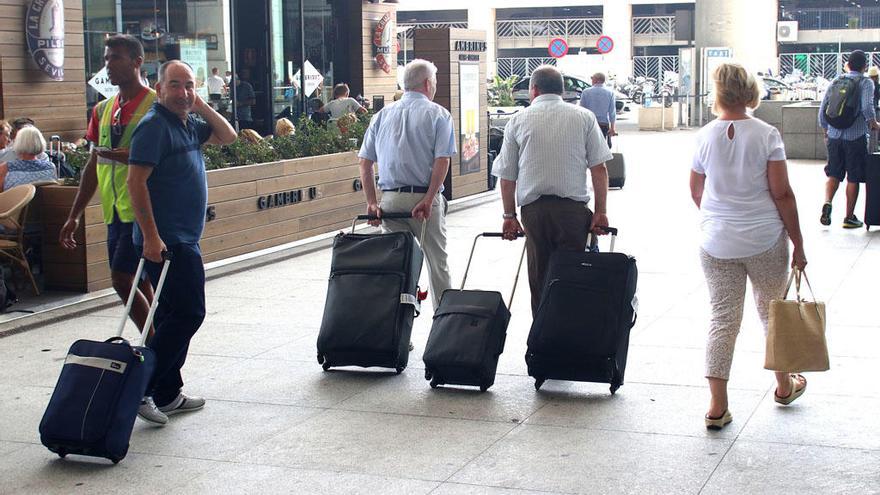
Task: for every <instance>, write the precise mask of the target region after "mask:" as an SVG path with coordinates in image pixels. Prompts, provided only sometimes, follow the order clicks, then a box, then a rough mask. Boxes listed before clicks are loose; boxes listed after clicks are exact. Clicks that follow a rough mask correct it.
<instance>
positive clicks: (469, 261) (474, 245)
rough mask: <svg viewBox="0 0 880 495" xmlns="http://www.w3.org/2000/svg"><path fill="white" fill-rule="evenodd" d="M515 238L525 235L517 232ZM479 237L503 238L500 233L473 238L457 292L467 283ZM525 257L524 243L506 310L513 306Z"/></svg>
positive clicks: (502, 234)
mask: <svg viewBox="0 0 880 495" xmlns="http://www.w3.org/2000/svg"><path fill="white" fill-rule="evenodd" d="M516 236H517V237H525V236H526V235H525V234H523V233H522V232H518V233H517V234H516ZM480 237H498V238H503V237H504V233H502V232H483V233H482V234H477V236H476V237H474V244H473V246H471V255H470V256H469V257H468V262H467V267H465V269H464V276H463V277H462V278H461V287H460V288H459V289H458V290H464V283H465V282H467V276H468V272H469V271H470V269H471V261H473V259H474V251H475V250H476V249H477V241H479V240H480ZM525 257H526V245H525V243H523V250H522V254H521V255H520V256H519V263H517V265H516V277H514V279H513V289H511V291H510V301H509V303H508V304H507V309H508V310H510V308H511V307H512V306H513V295H514V294H516V285H517V283H518V282H519V273H520V271H522V262H523V259H525Z"/></svg>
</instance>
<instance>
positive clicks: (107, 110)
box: [95, 89, 156, 224]
mask: <svg viewBox="0 0 880 495" xmlns="http://www.w3.org/2000/svg"><path fill="white" fill-rule="evenodd" d="M116 98H118V95H117V96H114V97H112V98H108V99H106V100H104V101H102V102H100V103H98V108H97V110H96V111H95V114H96V115H98V116H100V118H101V120H100V121H99V127H98V129H99V132H98V146H99V147H102V148H111V147H112V141H111V139H110V132H111V125H112V122H113V105H114V103H115V102H116ZM155 101H156V92H155V91H153V90H152V89H150V90H148V93H147V94H146V95H145V96H144V99H143V101H141V103H140V105H138V107H137V108H136V109H135V111H134V114H132V116H131V120H129V122H128V124H127V125H126V126H125V130H124V131H123V133H122V138H121V139H120V140H119V143H118V144H117V146H116V147H117V148H128V147H129V146H130V145H131V135H132V134H133V133H134V129H135V127H137V125H138V123H139V122H140V121H141V118H143V116H144V114H146V113H147V112H148V111H149V110H150V107H152V106H153V102H155ZM96 171H97V174H98V190H99V191H100V192H101V209H102V210H103V213H104V223H106V224H111V223H113V212H114V210H115V211H116V215H117V216H119V219H120V220H121V221H123V222H125V223H131V222H134V220H135V218H134V208H133V207H132V205H131V196H129V194H128V186H127V185H126V182H125V181H126V180H127V179H128V165H127V164H125V163H120V162H116V161H113V160H109V159H107V158H102V157H100V156H99V157H98V164H97V169H96Z"/></svg>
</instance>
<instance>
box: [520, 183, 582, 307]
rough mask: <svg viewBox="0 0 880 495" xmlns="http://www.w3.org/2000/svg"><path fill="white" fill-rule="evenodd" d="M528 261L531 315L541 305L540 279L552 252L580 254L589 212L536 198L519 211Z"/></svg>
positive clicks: (573, 204) (572, 204)
mask: <svg viewBox="0 0 880 495" xmlns="http://www.w3.org/2000/svg"><path fill="white" fill-rule="evenodd" d="M521 213H522V221H523V228H524V229H525V231H526V251H527V253H528V258H529V263H528V264H529V288H530V289H531V291H532V316H533V317H534V316H535V314H536V313H537V312H538V306H539V305H540V304H541V292H542V291H543V289H544V276H545V274H546V273H547V266H548V264H549V261H550V255H551V254H553V252H554V251H583V250H584V249H585V248H586V247H587V234H588V233H589V230H590V222H591V221H592V220H593V212H592V211H591V210H590V209H589V208H587V204H586V203H583V202H580V201H574V200H571V199H565V198H559V197H556V196H541V198H540V199H538V200H537V201H534V202H532V203H529V204H527V205H525V206H523V207H522V208H521Z"/></svg>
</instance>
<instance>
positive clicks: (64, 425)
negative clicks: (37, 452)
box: [40, 259, 170, 464]
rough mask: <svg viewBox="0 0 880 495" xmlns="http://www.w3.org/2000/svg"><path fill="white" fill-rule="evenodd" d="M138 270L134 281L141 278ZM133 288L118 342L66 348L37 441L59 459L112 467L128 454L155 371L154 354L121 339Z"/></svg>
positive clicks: (155, 301)
mask: <svg viewBox="0 0 880 495" xmlns="http://www.w3.org/2000/svg"><path fill="white" fill-rule="evenodd" d="M169 263H170V260H168V259H166V260H165V265H164V266H163V267H162V275H161V276H160V277H159V283H158V285H157V288H156V295H155V297H154V298H153V304H152V306H151V307H150V312H149V314H148V316H147V322H146V324H145V326H144V328H150V325H151V324H152V321H153V315H154V314H155V312H156V307H157V306H158V305H159V295H160V294H161V292H162V286H163V285H164V283H165V276H166V275H167V273H168V266H169ZM143 269H144V260H143V259H141V262H140V264H139V265H138V269H137V274H136V279H137V280H140V276H141V274H142V273H143ZM136 290H137V285H136V284H135V285H134V287H132V292H131V293H130V294H129V297H128V304H126V306H125V314H124V315H123V317H122V318H123V319H122V322H120V324H119V330H118V331H117V333H116V337H113V338H111V339H108V340H106V341H104V342H97V341H93V340H78V341H76V342H74V343H73V345H72V346H71V347H70V351H69V352H68V354H67V359H65V361H64V367H63V368H61V376H59V377H58V384H57V385H56V386H55V391H54V392H53V393H52V398H51V399H50V400H49V405H48V406H47V407H46V412H45V413H44V414H43V419H42V421H41V422H40V441H41V442H42V443H43V445H45V446H46V447H47V448H48V449H49V450H51V451H52V452H55V453H56V454H58V455H59V456H61V457H65V456H67V455H68V454H78V455H87V456H92V457H106V458H107V459H110V460H111V461H113V463H114V464H116V463H118V462H119V461H120V460H122V459H123V458H124V457H125V455H126V453H128V443H129V440H130V439H131V431H132V428H133V427H134V421H135V417H136V416H137V410H138V406H140V403H141V399H143V397H144V393H145V392H146V390H147V386H148V385H149V382H150V378H151V377H152V375H153V370H154V369H155V367H156V356H155V354H153V351H152V350H150V349H148V348H146V347H144V342H145V340H146V336H147V334H148V333H149V332H143V334H142V335H141V339H140V344H139V345H136V346H133V345H131V344H130V343H129V342H128V341H127V340H125V339H123V338H122V333H123V331H124V329H125V323H126V321H127V320H128V314H129V312H130V311H131V306H132V302H133V301H134V294H135V291H136Z"/></svg>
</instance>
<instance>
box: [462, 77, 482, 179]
mask: <svg viewBox="0 0 880 495" xmlns="http://www.w3.org/2000/svg"><path fill="white" fill-rule="evenodd" d="M458 74H459V76H458V77H459V79H458V84H459V86H458V94H459V108H460V110H461V122H460V126H461V168H460V170H459V174H460V175H465V174H472V173H475V172H479V171H480V65H479V64H470V63H460V64H458Z"/></svg>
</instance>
